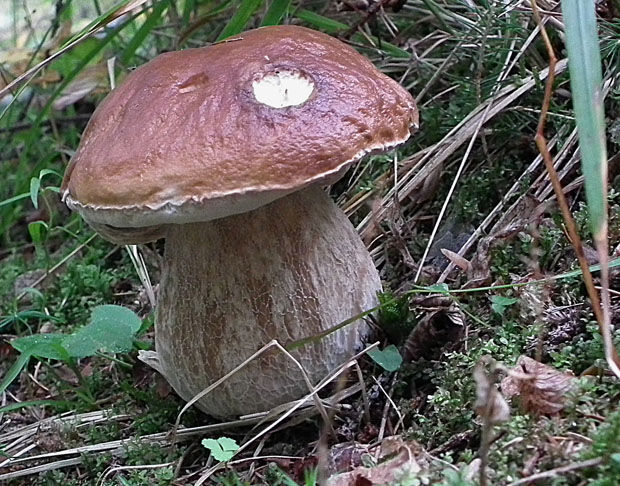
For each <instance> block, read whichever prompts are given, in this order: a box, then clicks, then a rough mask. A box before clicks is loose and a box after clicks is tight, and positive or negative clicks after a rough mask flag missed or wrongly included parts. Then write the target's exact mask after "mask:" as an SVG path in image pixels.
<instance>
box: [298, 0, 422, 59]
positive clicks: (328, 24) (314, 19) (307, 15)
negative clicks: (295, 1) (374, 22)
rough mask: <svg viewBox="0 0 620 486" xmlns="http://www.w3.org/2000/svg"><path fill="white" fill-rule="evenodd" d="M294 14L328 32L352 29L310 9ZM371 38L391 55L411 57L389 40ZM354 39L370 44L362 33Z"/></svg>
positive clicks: (404, 57)
mask: <svg viewBox="0 0 620 486" xmlns="http://www.w3.org/2000/svg"><path fill="white" fill-rule="evenodd" d="M294 16H295V17H297V18H298V19H299V20H303V21H304V22H306V23H308V24H310V25H312V26H313V27H316V28H317V29H321V30H323V31H325V32H327V33H328V34H336V33H337V32H342V31H345V30H348V29H350V27H349V26H348V25H347V24H343V23H342V22H338V21H337V20H333V19H330V18H327V17H323V16H322V15H319V14H317V13H314V12H311V11H310V10H304V9H299V10H295V11H294ZM369 38H370V39H371V40H372V41H373V42H374V43H375V44H376V45H377V46H380V47H379V48H380V49H381V50H382V51H384V52H386V53H388V54H389V55H391V56H394V57H398V58H402V59H409V58H410V57H411V54H410V53H408V52H407V51H405V50H403V49H401V48H400V47H397V46H395V45H394V44H390V43H389V42H385V41H381V43H379V39H378V38H377V37H375V36H369ZM352 39H353V40H354V41H355V42H359V43H360V44H368V41H367V40H366V38H365V37H364V36H363V35H361V34H354V35H353V36H352Z"/></svg>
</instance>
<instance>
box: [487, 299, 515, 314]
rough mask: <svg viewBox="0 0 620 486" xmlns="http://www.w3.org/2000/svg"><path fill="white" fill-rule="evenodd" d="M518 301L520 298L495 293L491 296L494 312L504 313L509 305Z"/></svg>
mask: <svg viewBox="0 0 620 486" xmlns="http://www.w3.org/2000/svg"><path fill="white" fill-rule="evenodd" d="M517 302H519V299H516V298H514V297H504V296H502V295H494V296H492V297H491V309H493V312H496V313H497V314H500V315H503V314H504V311H505V310H506V308H507V307H509V306H511V305H513V304H516V303H517Z"/></svg>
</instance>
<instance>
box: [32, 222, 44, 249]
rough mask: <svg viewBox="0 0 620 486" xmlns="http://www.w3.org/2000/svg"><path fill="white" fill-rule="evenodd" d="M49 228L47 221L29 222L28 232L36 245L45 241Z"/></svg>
mask: <svg viewBox="0 0 620 486" xmlns="http://www.w3.org/2000/svg"><path fill="white" fill-rule="evenodd" d="M48 229H49V226H48V225H47V223H46V222H45V221H34V222H32V223H28V233H29V234H30V238H31V239H32V242H33V243H34V244H35V245H40V244H41V243H43V240H44V235H45V232H46V231H47V230H48Z"/></svg>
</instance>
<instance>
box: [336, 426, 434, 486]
mask: <svg viewBox="0 0 620 486" xmlns="http://www.w3.org/2000/svg"><path fill="white" fill-rule="evenodd" d="M375 453H376V454H377V457H378V458H379V460H380V459H382V458H384V457H387V456H390V455H391V458H389V459H387V460H385V461H383V462H381V463H379V464H377V465H376V466H374V467H366V466H358V467H355V468H354V469H353V470H352V471H349V472H346V473H341V474H335V475H333V476H331V477H330V478H329V479H328V480H327V482H326V483H325V484H326V486H388V485H394V484H408V483H407V481H411V480H412V479H414V478H416V477H418V475H419V473H420V471H421V470H422V468H421V466H420V464H419V463H418V461H417V460H416V456H419V455H421V453H422V451H421V448H420V447H419V446H418V445H417V444H416V443H414V442H405V441H403V440H402V438H400V437H386V438H385V439H384V440H383V442H382V444H381V445H380V446H379V450H377V451H375Z"/></svg>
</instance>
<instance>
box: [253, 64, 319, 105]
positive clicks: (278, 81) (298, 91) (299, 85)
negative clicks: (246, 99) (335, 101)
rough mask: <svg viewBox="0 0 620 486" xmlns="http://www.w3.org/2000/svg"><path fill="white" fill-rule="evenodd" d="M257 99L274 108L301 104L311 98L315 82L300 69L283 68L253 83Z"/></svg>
mask: <svg viewBox="0 0 620 486" xmlns="http://www.w3.org/2000/svg"><path fill="white" fill-rule="evenodd" d="M252 88H253V89H254V97H255V98H256V101H258V102H259V103H262V104H264V105H267V106H271V107H272V108H286V107H287V106H297V105H301V104H302V103H304V102H305V101H307V100H308V98H310V95H311V94H312V92H313V91H314V83H313V82H312V80H311V79H310V78H308V77H307V76H305V75H304V74H303V73H301V72H299V71H292V70H286V69H281V70H278V71H273V72H271V73H268V74H265V75H263V76H261V77H260V78H258V79H255V80H254V82H253V83H252Z"/></svg>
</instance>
